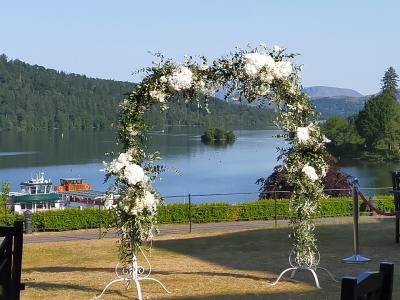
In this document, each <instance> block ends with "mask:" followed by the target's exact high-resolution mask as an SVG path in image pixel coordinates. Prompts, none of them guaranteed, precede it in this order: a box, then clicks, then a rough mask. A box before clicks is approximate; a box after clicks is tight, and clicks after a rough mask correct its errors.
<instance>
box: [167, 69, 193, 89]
mask: <svg viewBox="0 0 400 300" xmlns="http://www.w3.org/2000/svg"><path fill="white" fill-rule="evenodd" d="M192 77H193V73H192V71H191V70H190V69H189V68H188V67H184V66H180V67H178V68H177V69H176V70H175V71H174V72H173V73H172V74H171V75H169V76H168V77H167V80H168V85H169V88H170V89H171V90H172V91H181V90H186V89H189V88H190V87H191V86H192V81H193V78H192Z"/></svg>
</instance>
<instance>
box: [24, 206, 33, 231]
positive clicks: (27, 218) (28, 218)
mask: <svg viewBox="0 0 400 300" xmlns="http://www.w3.org/2000/svg"><path fill="white" fill-rule="evenodd" d="M24 223H25V233H26V234H32V212H31V211H30V210H29V209H28V210H26V211H24Z"/></svg>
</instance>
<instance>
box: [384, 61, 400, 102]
mask: <svg viewBox="0 0 400 300" xmlns="http://www.w3.org/2000/svg"><path fill="white" fill-rule="evenodd" d="M397 81H399V75H397V73H396V71H395V69H394V68H393V67H389V68H388V69H387V71H386V72H385V75H384V76H383V78H382V92H383V93H388V94H391V95H393V96H396V93H397Z"/></svg>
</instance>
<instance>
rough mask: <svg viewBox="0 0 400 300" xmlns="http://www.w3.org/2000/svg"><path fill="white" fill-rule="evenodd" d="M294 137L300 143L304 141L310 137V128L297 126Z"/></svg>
mask: <svg viewBox="0 0 400 300" xmlns="http://www.w3.org/2000/svg"><path fill="white" fill-rule="evenodd" d="M296 138H297V140H298V141H299V142H300V143H305V142H307V141H308V140H309V139H310V130H309V129H308V127H297V129H296Z"/></svg>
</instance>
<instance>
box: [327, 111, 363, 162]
mask: <svg viewBox="0 0 400 300" xmlns="http://www.w3.org/2000/svg"><path fill="white" fill-rule="evenodd" d="M321 131H322V133H323V134H325V136H326V137H327V138H328V139H330V140H331V143H329V144H327V148H328V150H329V151H330V152H332V153H333V154H335V155H346V154H347V155H348V154H351V155H355V154H356V153H358V152H359V151H360V149H361V148H362V145H363V142H364V140H363V139H362V138H361V137H360V135H359V134H358V131H357V128H356V126H355V120H354V118H342V117H338V116H333V117H330V118H329V119H328V120H327V121H326V122H325V123H324V124H322V125H321Z"/></svg>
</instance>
